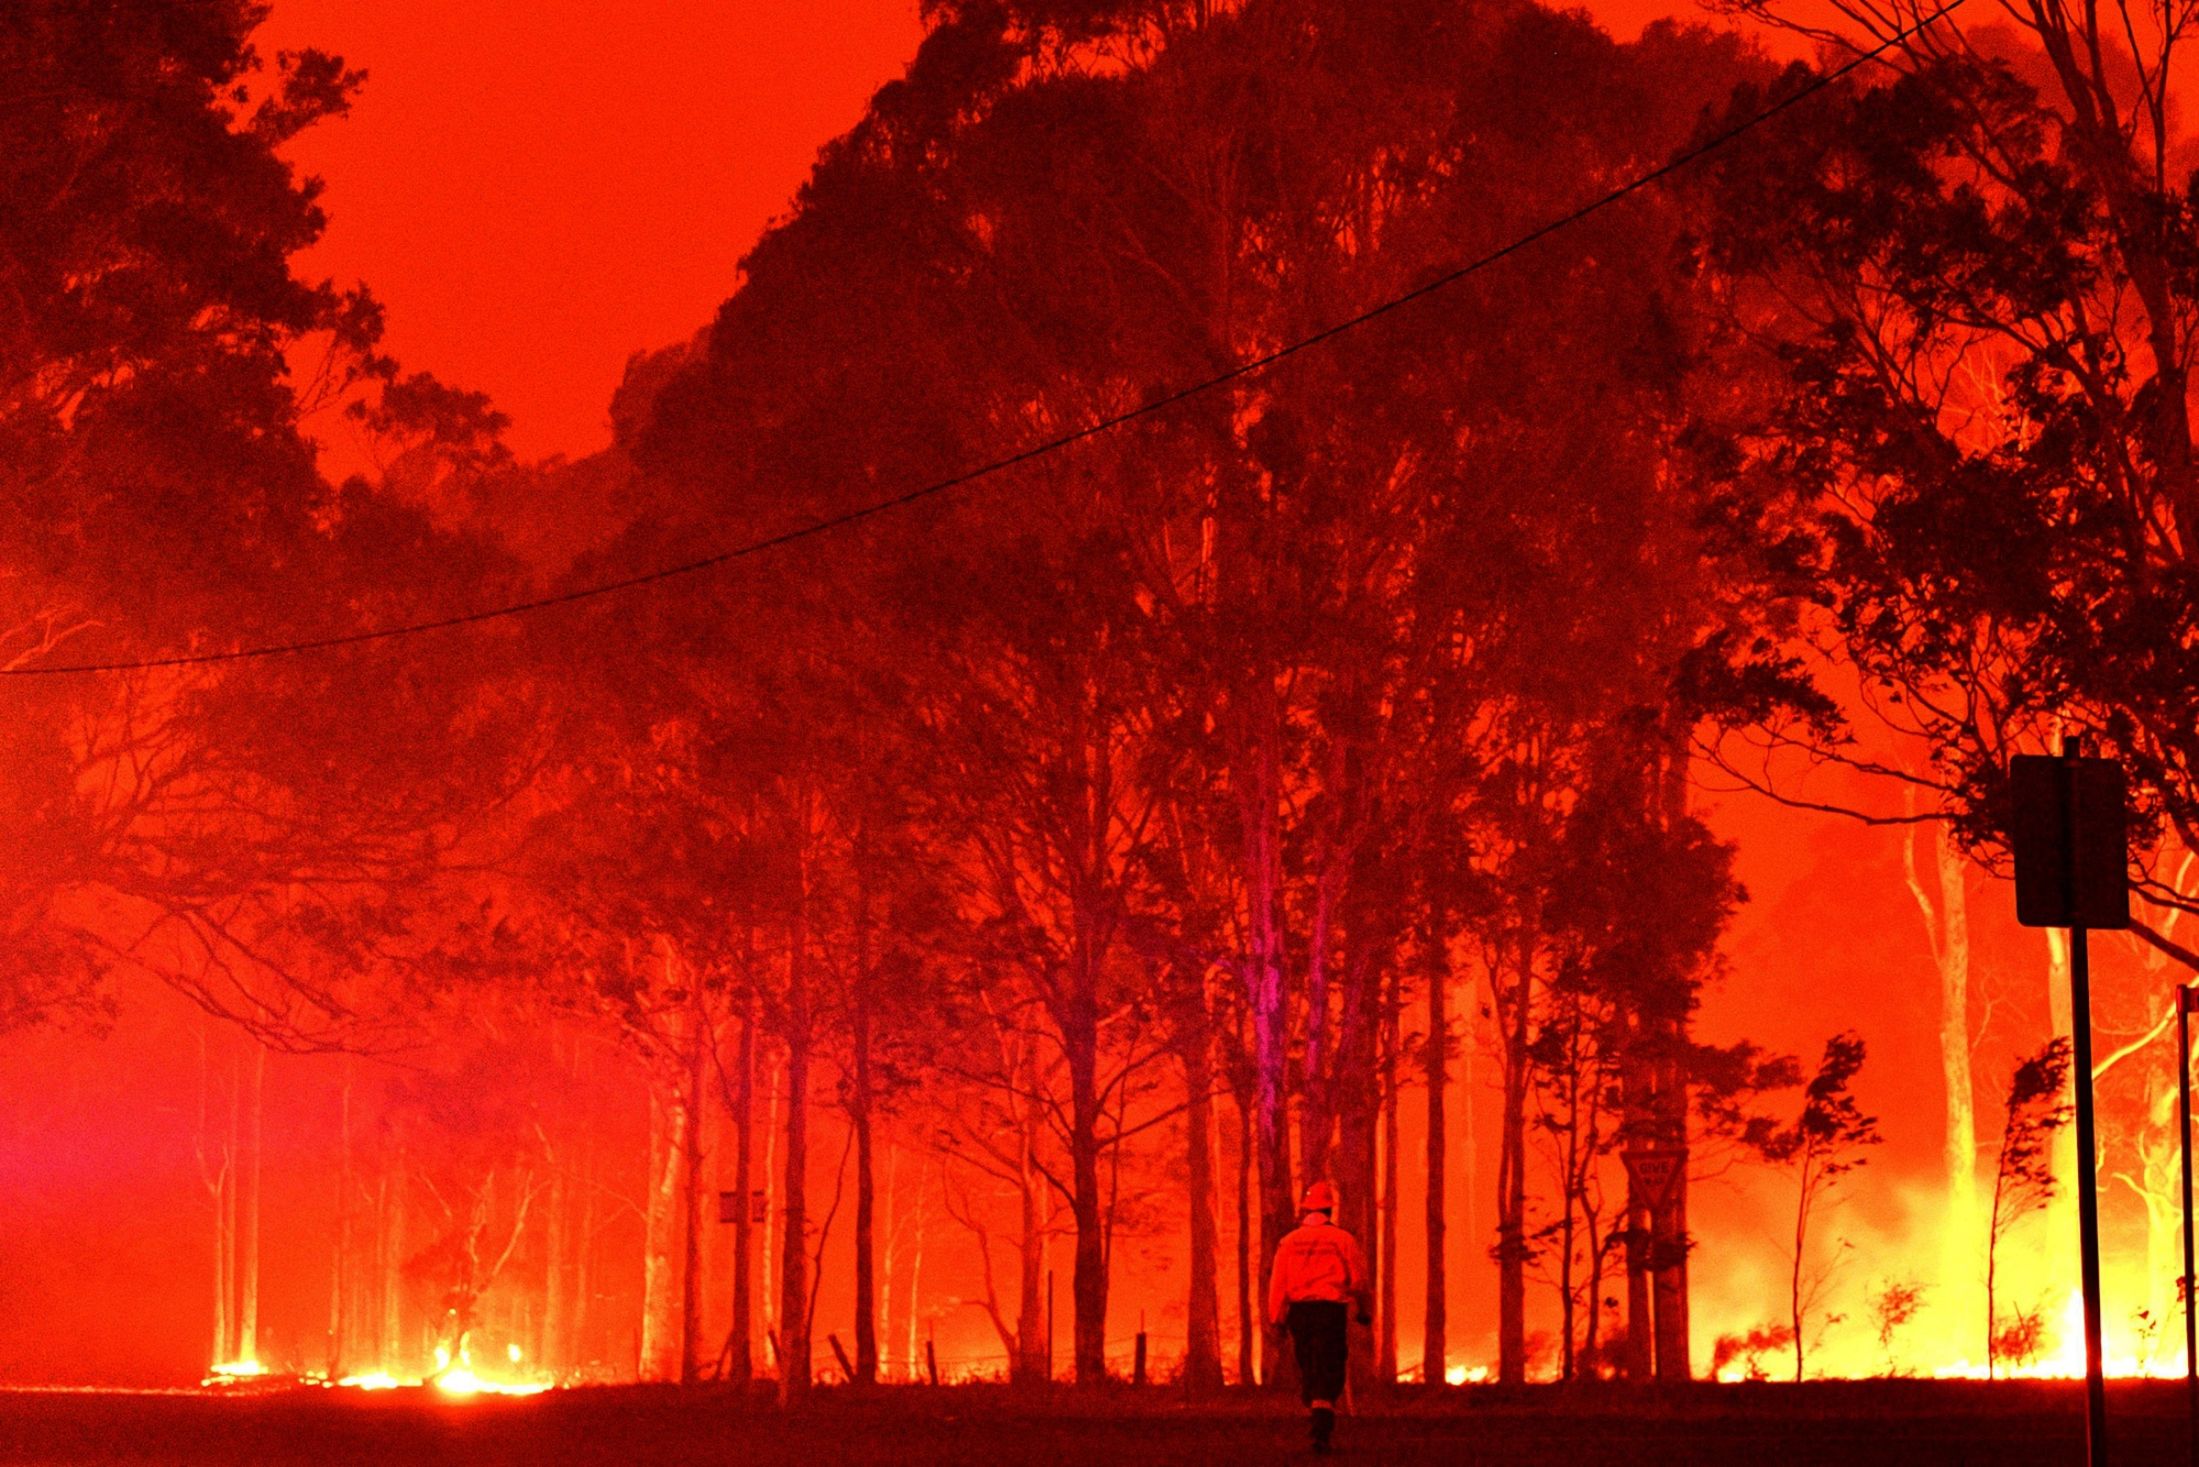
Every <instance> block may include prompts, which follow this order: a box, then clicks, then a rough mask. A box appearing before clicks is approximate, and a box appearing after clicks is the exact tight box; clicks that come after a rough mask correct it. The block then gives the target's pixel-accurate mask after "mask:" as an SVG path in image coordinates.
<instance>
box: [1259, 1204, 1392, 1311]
mask: <svg viewBox="0 0 2199 1467" xmlns="http://www.w3.org/2000/svg"><path fill="white" fill-rule="evenodd" d="M1366 1292H1367V1258H1366V1255H1365V1254H1363V1253H1361V1252H1360V1251H1359V1240H1358V1239H1356V1238H1354V1237H1353V1236H1352V1235H1351V1234H1350V1233H1347V1232H1345V1231H1344V1230H1343V1229H1342V1228H1340V1227H1338V1226H1337V1225H1336V1224H1335V1223H1332V1222H1330V1221H1328V1220H1327V1219H1325V1218H1322V1217H1318V1216H1316V1217H1310V1218H1308V1219H1307V1220H1306V1221H1304V1222H1302V1223H1300V1224H1299V1225H1298V1226H1297V1227H1295V1228H1292V1229H1291V1230H1290V1232H1288V1233H1286V1234H1285V1235H1284V1236H1283V1241H1282V1242H1281V1243H1280V1244H1278V1245H1277V1247H1276V1249H1275V1272H1274V1274H1273V1275H1271V1276H1270V1277H1269V1279H1268V1286H1267V1317H1268V1322H1269V1323H1271V1324H1281V1323H1282V1322H1283V1316H1284V1315H1285V1314H1287V1313H1288V1312H1289V1311H1290V1306H1291V1305H1293V1304H1297V1303H1301V1302H1303V1301H1305V1300H1309V1299H1325V1300H1327V1301H1329V1302H1330V1303H1333V1304H1349V1303H1352V1302H1353V1301H1354V1300H1356V1299H1359V1298H1361V1297H1363V1296H1364V1295H1365V1294H1366Z"/></svg>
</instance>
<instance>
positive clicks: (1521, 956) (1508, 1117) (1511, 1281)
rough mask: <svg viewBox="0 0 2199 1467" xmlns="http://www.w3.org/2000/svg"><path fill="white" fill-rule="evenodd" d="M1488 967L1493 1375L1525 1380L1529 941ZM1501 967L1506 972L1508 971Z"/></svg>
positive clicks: (1521, 939)
mask: <svg viewBox="0 0 2199 1467" xmlns="http://www.w3.org/2000/svg"><path fill="white" fill-rule="evenodd" d="M1507 947H1508V948H1509V949H1510V951H1508V952H1506V953H1505V954H1504V956H1503V957H1502V958H1500V959H1499V961H1498V962H1497V964H1496V965H1495V966H1494V967H1493V968H1492V970H1491V976H1492V977H1494V978H1495V979H1496V981H1497V984H1498V986H1499V989H1500V994H1499V1002H1498V1003H1497V1005H1496V1009H1497V1013H1498V1017H1499V1019H1500V1021H1501V1022H1502V1023H1503V1025H1504V1031H1503V1032H1504V1040H1503V1043H1504V1074H1503V1080H1504V1094H1503V1099H1504V1113H1503V1116H1502V1117H1501V1120H1500V1123H1499V1124H1500V1130H1499V1146H1498V1151H1497V1379H1498V1380H1499V1381H1501V1382H1503V1383H1504V1384H1506V1385H1517V1384H1519V1383H1520V1382H1522V1381H1524V1380H1526V1379H1527V1081H1528V1065H1529V1058H1528V1048H1527V1046H1528V1040H1529V1037H1530V1035H1531V1033H1532V1030H1531V1029H1530V1027H1529V1025H1530V1010H1531V1006H1532V1000H1533V992H1534V961H1535V959H1534V946H1533V943H1532V940H1531V939H1530V938H1528V937H1527V936H1525V935H1520V936H1517V937H1515V938H1514V939H1513V941H1512V942H1511V943H1509V944H1507ZM1506 968H1510V969H1511V972H1510V973H1509V974H1507V973H1506V972H1505V969H1506Z"/></svg>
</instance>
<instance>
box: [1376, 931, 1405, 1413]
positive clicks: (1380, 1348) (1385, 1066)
mask: <svg viewBox="0 0 2199 1467" xmlns="http://www.w3.org/2000/svg"><path fill="white" fill-rule="evenodd" d="M1384 971H1385V972H1386V973H1387V974H1388V975H1389V976H1388V980H1387V982H1386V983H1385V985H1384V986H1385V988H1387V989H1388V992H1387V994H1386V995H1385V999H1384V1002H1383V1005H1382V1012H1383V1018H1382V1027H1383V1030H1384V1036H1385V1037H1384V1041H1383V1045H1382V1240H1381V1249H1380V1252H1379V1255H1378V1261H1377V1263H1376V1266H1375V1281H1376V1285H1377V1288H1378V1289H1379V1291H1380V1296H1381V1297H1380V1299H1379V1300H1378V1301H1377V1304H1376V1321H1377V1324H1378V1326H1379V1328H1380V1331H1381V1333H1380V1335H1379V1336H1378V1338H1377V1339H1376V1341H1375V1357H1374V1358H1375V1376H1376V1378H1377V1379H1378V1380H1379V1381H1380V1382H1381V1384H1382V1386H1383V1388H1384V1389H1388V1388H1389V1387H1391V1386H1394V1385H1396V1384H1397V1222H1398V1217H1397V1176H1398V1165H1397V1151H1398V1141H1399V1139H1400V1138H1399V1135H1398V1125H1397V1091H1398V1083H1397V1046H1398V1042H1399V1040H1400V1038H1401V1037H1402V1036H1401V1035H1400V1033H1399V1025H1398V1018H1399V1014H1398V1009H1399V1004H1398V997H1399V995H1398V993H1397V991H1396V989H1397V977H1396V974H1397V970H1396V967H1395V965H1386V966H1385V969H1384Z"/></svg>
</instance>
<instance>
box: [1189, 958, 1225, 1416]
mask: <svg viewBox="0 0 2199 1467" xmlns="http://www.w3.org/2000/svg"><path fill="white" fill-rule="evenodd" d="M1183 1064H1184V1091H1185V1095H1186V1099H1187V1103H1186V1105H1185V1108H1184V1133H1185V1144H1184V1163H1185V1171H1186V1172H1187V1174H1188V1180H1189V1181H1190V1183H1191V1208H1190V1211H1191V1293H1190V1297H1189V1298H1188V1299H1187V1300H1186V1301H1185V1310H1184V1323H1185V1338H1184V1385H1185V1387H1186V1388H1187V1389H1190V1390H1193V1391H1215V1390H1219V1389H1220V1388H1221V1384H1222V1300H1221V1289H1220V1280H1219V1279H1218V1278H1217V1277H1216V1273H1217V1264H1218V1262H1219V1260H1218V1259H1217V1258H1216V1256H1215V1255H1216V1250H1217V1246H1218V1239H1217V1237H1216V1229H1215V1225H1214V1101H1213V1090H1214V1067H1213V1060H1212V1055H1211V1053H1210V1050H1209V1037H1208V1034H1207V1026H1206V1001H1205V998H1204V996H1203V995H1202V996H1201V997H1200V998H1199V999H1198V1013H1197V1015H1196V1017H1195V1018H1194V1019H1193V1021H1192V1024H1191V1032H1190V1033H1189V1034H1188V1035H1187V1036H1186V1037H1185V1040H1184V1044H1183Z"/></svg>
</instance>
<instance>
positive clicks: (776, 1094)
mask: <svg viewBox="0 0 2199 1467" xmlns="http://www.w3.org/2000/svg"><path fill="white" fill-rule="evenodd" d="M785 1070H786V1059H785V1056H784V1055H783V1054H774V1055H772V1057H771V1072H770V1074H769V1075H768V1076H767V1077H766V1078H765V1081H764V1157H763V1179H764V1236H763V1246H762V1248H761V1249H759V1250H758V1254H757V1256H758V1257H759V1258H760V1259H762V1261H763V1270H764V1276H763V1287H762V1288H761V1289H760V1290H758V1291H757V1298H758V1299H759V1300H760V1301H761V1306H762V1309H763V1325H764V1345H765V1348H766V1349H767V1350H768V1351H769V1353H770V1356H771V1372H772V1375H773V1377H774V1378H776V1377H777V1375H778V1372H779V1252H780V1245H779V1239H780V1237H781V1236H783V1225H782V1223H781V1220H780V1212H781V1209H782V1207H783V1204H784V1198H783V1196H782V1195H781V1192H780V1186H779V1172H780V1165H779V1137H780V1136H781V1135H783V1134H784V1133H785V1130H786V1119H785V1117H784V1116H783V1115H782V1114H781V1113H780V1104H779V1101H780V1097H781V1094H782V1093H783V1091H784V1089H785V1082H786V1074H785Z"/></svg>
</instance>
